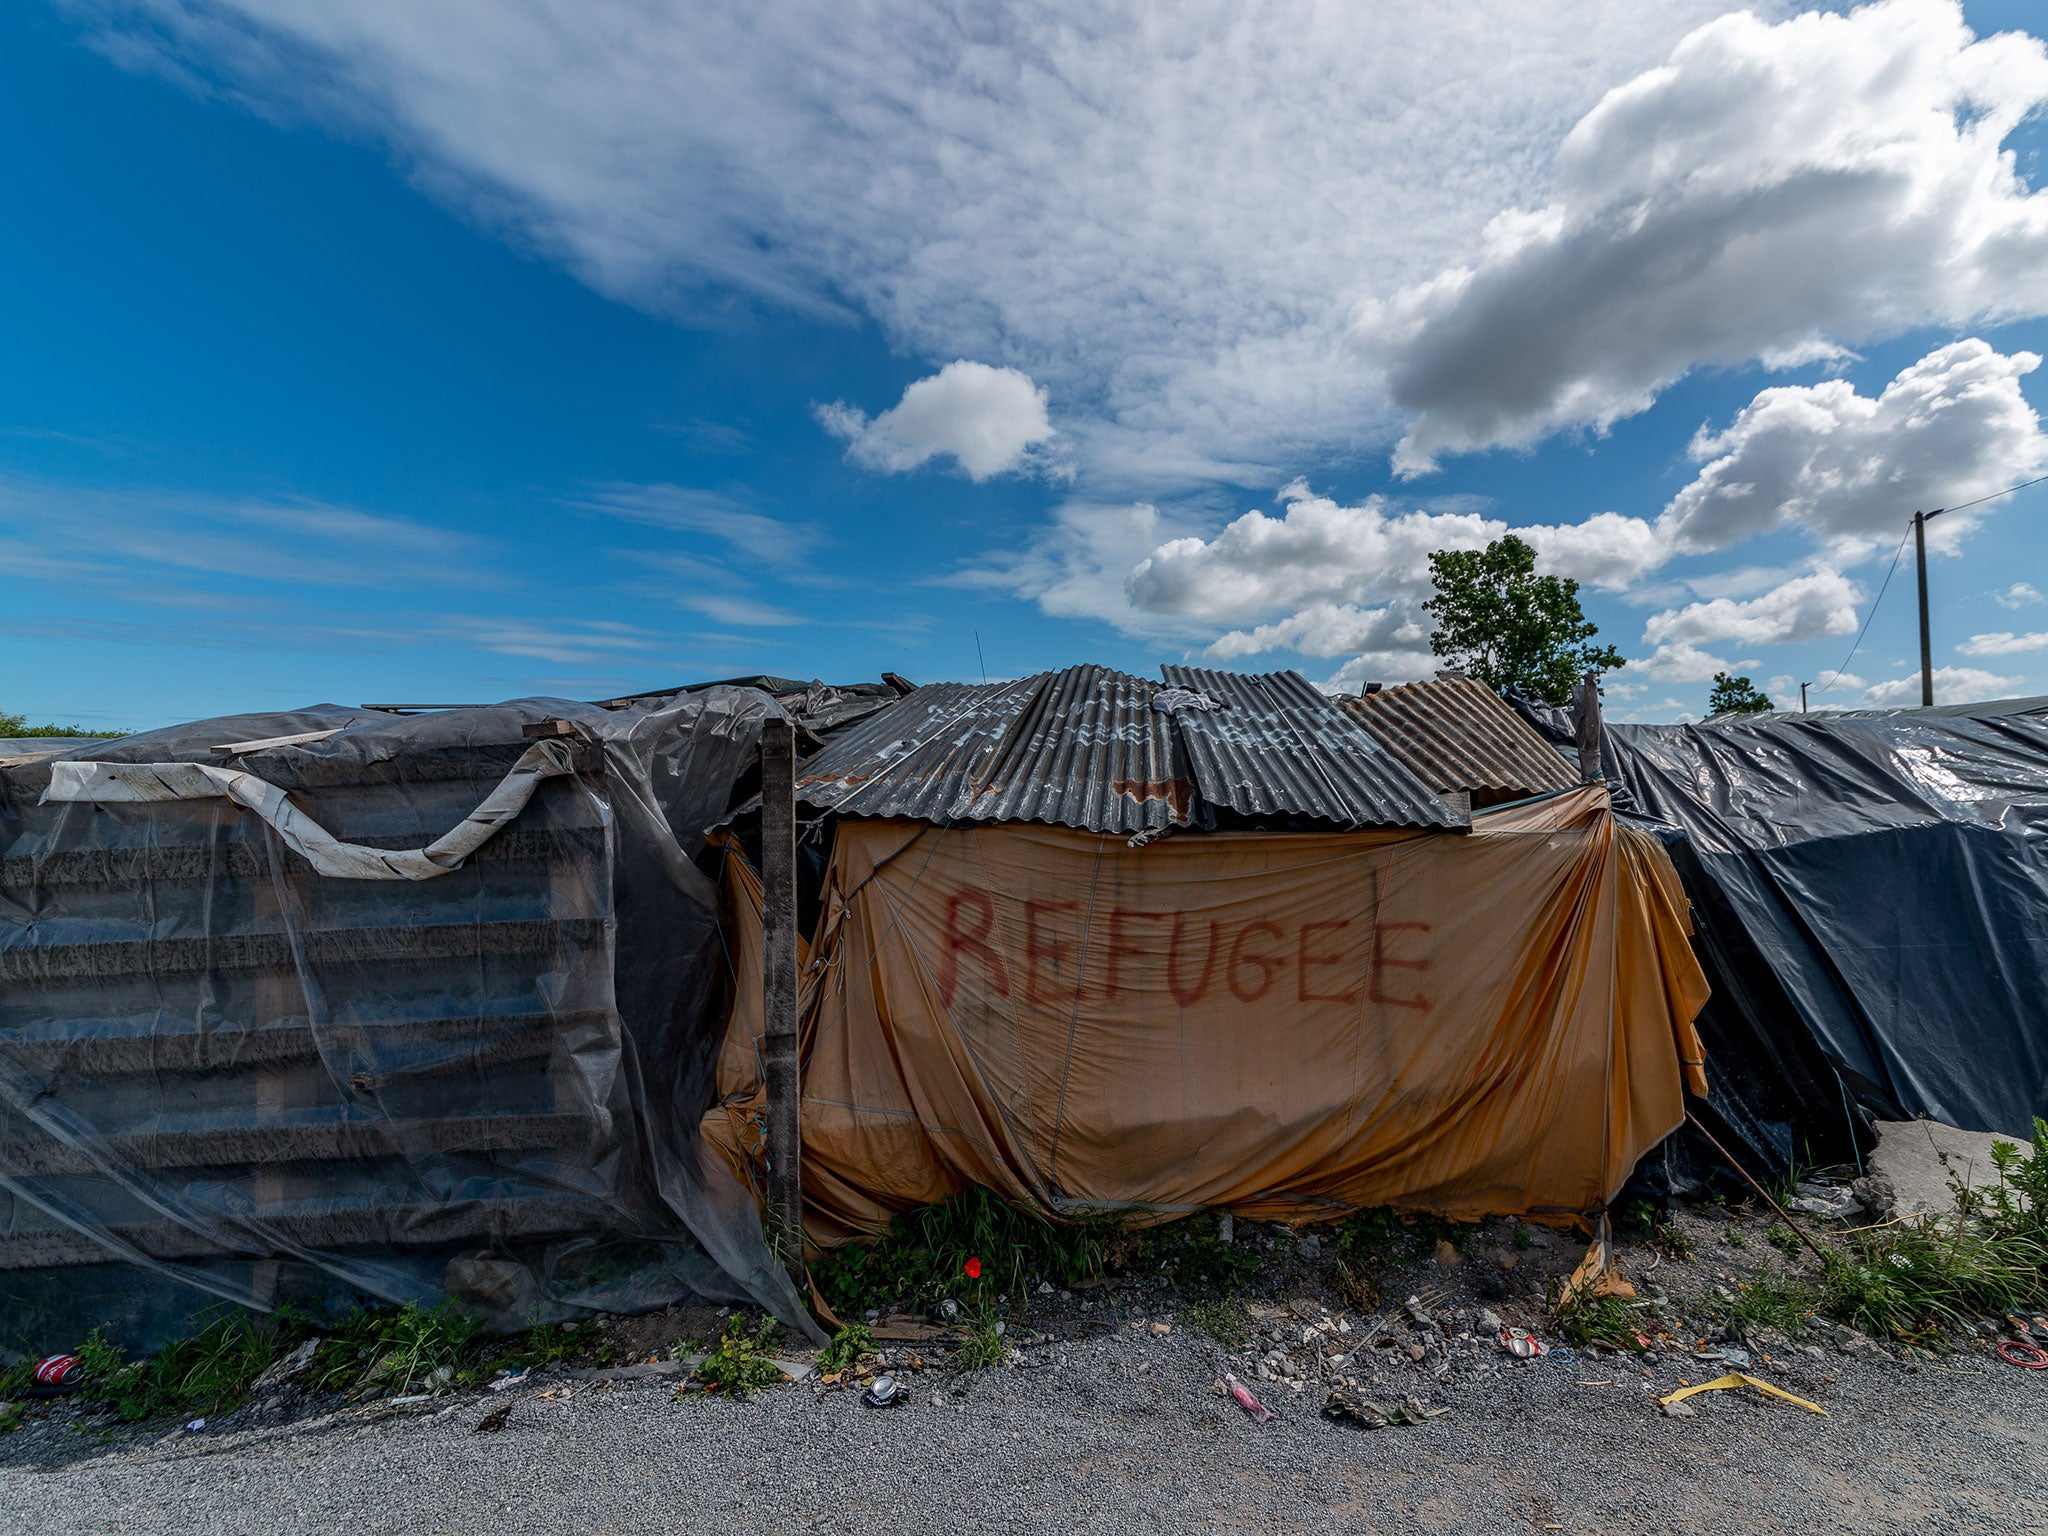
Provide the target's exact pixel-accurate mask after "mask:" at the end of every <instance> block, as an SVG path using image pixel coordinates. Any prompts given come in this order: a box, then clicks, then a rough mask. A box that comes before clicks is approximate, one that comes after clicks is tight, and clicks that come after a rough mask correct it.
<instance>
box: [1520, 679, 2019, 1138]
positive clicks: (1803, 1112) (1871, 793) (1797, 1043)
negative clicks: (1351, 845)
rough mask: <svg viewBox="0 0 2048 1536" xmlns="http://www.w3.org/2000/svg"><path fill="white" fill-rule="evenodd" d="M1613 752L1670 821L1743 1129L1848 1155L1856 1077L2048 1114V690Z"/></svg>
mask: <svg viewBox="0 0 2048 1536" xmlns="http://www.w3.org/2000/svg"><path fill="white" fill-rule="evenodd" d="M1553 728H1554V729H1556V728H1559V723H1558V722H1553ZM1604 765H1605V768H1606V772H1607V775H1608V777H1609V779H1610V781H1611V782H1612V784H1613V786H1614V789H1615V793H1616V799H1617V804H1621V803H1624V798H1625V801H1626V803H1627V804H1628V805H1630V806H1632V807H1633V808H1634V810H1635V811H1636V812H1637V813H1639V814H1640V815H1641V816H1642V817H1643V818H1645V821H1644V824H1645V825H1661V826H1662V827H1663V828H1664V829H1666V830H1665V837H1666V840H1667V842H1668V843H1669V845H1670V847H1671V851H1672V854H1673V858H1674V860H1675V862H1676V864H1677V867H1678V869H1679V871H1680V873H1681V875H1682V877H1683V878H1684V879H1685V882H1686V886H1687V889H1688V891H1689V893H1690V894H1691V897H1692V902H1693V907H1694V911H1695V914H1696V915H1697V917H1698V918H1699V923H1700V930H1701V934H1700V947H1701V950H1702V953H1703V955H1705V956H1706V957H1707V959H1708V963H1709V972H1710V975H1711V977H1712V979H1713V983H1714V989H1715V999H1714V1002H1713V1004H1712V1005H1710V1006H1709V1008H1708V1010H1707V1012H1706V1013H1705V1014H1704V1015H1702V1019H1701V1026H1702V1031H1703V1034H1704V1035H1705V1036H1706V1038H1707V1040H1708V1042H1709V1047H1710V1049H1712V1050H1713V1051H1714V1053H1715V1060H1716V1065H1717V1072H1716V1080H1717V1086H1718V1085H1719V1084H1720V1083H1721V1082H1723V1081H1727V1080H1728V1078H1727V1075H1726V1074H1727V1073H1728V1072H1735V1073H1738V1074H1739V1075H1738V1076H1737V1077H1736V1078H1735V1082H1736V1085H1737V1087H1738V1088H1739V1089H1740V1090H1741V1091H1742V1092H1743V1094H1744V1095H1746V1096H1749V1097H1751V1098H1752V1099H1753V1100H1754V1102H1753V1103H1752V1105H1751V1113H1750V1115H1749V1118H1750V1120H1751V1121H1752V1122H1753V1124H1752V1125H1751V1126H1750V1127H1748V1136H1749V1137H1750V1139H1751V1140H1752V1145H1757V1144H1758V1143H1759V1142H1762V1143H1766V1144H1768V1145H1769V1146H1770V1147H1771V1149H1772V1150H1774V1151H1775V1152H1776V1154H1777V1155H1778V1156H1779V1157H1780V1158H1783V1157H1786V1156H1790V1155H1792V1154H1794V1153H1795V1152H1796V1153H1797V1154H1798V1155H1800V1156H1801V1157H1802V1158H1804V1159H1805V1160H1808V1161H1811V1160H1815V1159H1814V1152H1815V1150H1816V1149H1827V1150H1826V1151H1824V1152H1823V1153H1822V1155H1823V1156H1824V1157H1826V1158H1827V1159H1828V1160H1831V1161H1843V1162H1846V1161H1848V1160H1849V1159H1850V1158H1851V1156H1853V1155H1854V1146H1855V1144H1859V1143H1860V1144H1862V1145H1867V1140H1865V1138H1864V1134H1863V1132H1862V1130H1861V1128H1860V1127H1859V1126H1858V1125H1856V1124H1855V1121H1856V1120H1858V1119H1860V1116H1857V1115H1855V1114H1853V1113H1852V1111H1851V1110H1850V1108H1849V1104H1848V1100H1849V1099H1851V1098H1853V1099H1854V1100H1855V1101H1856V1103H1857V1104H1858V1105H1859V1106H1861V1107H1862V1108H1864V1109H1868V1110H1869V1111H1871V1112H1874V1113H1875V1114H1877V1115H1878V1116H1879V1117H1880V1118H1883V1119H1893V1120H1897V1119H1910V1118H1913V1117H1915V1116H1920V1115H1927V1116H1931V1117H1933V1118H1935V1119H1938V1120H1943V1121H1946V1122H1948V1123H1949V1124H1952V1125H1956V1126H1960V1127H1963V1128H1965V1129H1969V1130H1979V1131H1999V1132H2003V1133H2005V1134H2008V1135H2019V1136H2024V1135H2026V1134H2028V1133H2029V1132H2030V1130H2031V1128H2032V1124H2033V1118H2034V1117H2035V1116H2036V1115H2048V1029H2044V1027H2043V1021H2044V1019H2048V1003H2044V1001H2043V999H2044V998H2048V699H2018V700H2008V701H2005V702H2002V703H1992V704H1976V705H1962V706H1956V707H1949V708H1937V709H1916V710H1894V711H1882V712H1854V713H1828V714H1777V713H1773V714H1762V715H1750V716H1734V717H1723V718H1719V719H1715V720H1710V721H1707V722H1705V723H1703V724H1699V725H1670V726H1647V725H1636V726H1613V727H1610V728H1609V729H1608V731H1607V732H1606V735H1605V752H1604ZM1717 1035H1718V1036H1719V1037H1720V1038H1719V1039H1717V1038H1716V1037H1717ZM1724 1042H1725V1045H1724Z"/></svg>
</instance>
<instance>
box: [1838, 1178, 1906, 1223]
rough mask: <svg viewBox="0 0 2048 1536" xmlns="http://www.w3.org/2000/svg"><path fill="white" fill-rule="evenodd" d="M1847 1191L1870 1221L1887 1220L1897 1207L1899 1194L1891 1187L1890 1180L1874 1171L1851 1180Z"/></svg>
mask: <svg viewBox="0 0 2048 1536" xmlns="http://www.w3.org/2000/svg"><path fill="white" fill-rule="evenodd" d="M1849 1193H1850V1194H1852V1195H1854V1196H1855V1197H1856V1204H1857V1205H1858V1206H1859V1207H1861V1208H1862V1211H1863V1214H1864V1216H1865V1217H1866V1218H1867V1219H1868V1220H1870V1221H1889V1220H1890V1219H1891V1216H1892V1213H1893V1212H1894V1211H1896V1210H1897V1209H1898V1208H1899V1194H1898V1191H1897V1190H1895V1189H1893V1188H1892V1181H1891V1180H1890V1179H1887V1178H1883V1177H1881V1176H1880V1175H1878V1174H1875V1173H1873V1174H1869V1175H1866V1176H1865V1177H1863V1178H1860V1179H1855V1180H1852V1181H1851V1182H1850V1184H1849Z"/></svg>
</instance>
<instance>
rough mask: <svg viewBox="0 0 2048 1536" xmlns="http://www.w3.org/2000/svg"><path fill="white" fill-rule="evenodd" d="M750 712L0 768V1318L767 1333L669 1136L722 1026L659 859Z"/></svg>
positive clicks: (709, 966) (119, 748) (531, 706)
mask: <svg viewBox="0 0 2048 1536" xmlns="http://www.w3.org/2000/svg"><path fill="white" fill-rule="evenodd" d="M890 692H891V695H892V696H893V695H894V690H890ZM776 712H777V705H776V704H775V703H774V702H773V701H771V700H770V699H769V698H768V697H767V696H765V695H764V694H762V693H761V692H758V691H756V690H753V689H747V688H731V687H717V688H710V689H707V690H704V691H701V692H693V693H685V694H680V695H677V696H675V697H672V698H657V699H650V700H646V701H642V702H639V703H636V704H632V705H628V706H626V707H621V708H602V707H598V706H593V705H588V704H577V703H571V702H568V701H564V700H554V699H529V700H520V701H516V702H514V703H510V704H504V705H499V706H494V707H490V708H484V709H460V710H448V711H442V712H437V713H430V714H421V715H416V716H410V717H399V716H395V715H392V714H389V713H379V712H375V711H367V710H350V709H340V708H336V707H333V706H321V707H317V708H313V709H309V710H303V711H298V712H294V713H290V714H282V715H260V716H239V717H233V718H229V719H222V720H212V721H204V722H200V723H198V724H195V725H189V726H181V727H177V728H174V729H170V730H165V731H157V732H151V733H148V734H145V735H139V736H132V737H127V738H123V739H121V740H119V741H113V742H93V743H89V744H84V745H81V744H79V743H77V742H69V743H66V744H65V745H66V746H67V747H68V748H70V749H71V750H69V751H66V752H63V753H61V754H56V755H42V756H25V757H22V758H17V759H13V760H10V761H8V762H6V763H4V764H0V1289H4V1292H5V1295H6V1297H7V1300H8V1304H7V1306H6V1307H5V1308H0V1310H4V1311H6V1312H7V1313H8V1320H9V1323H10V1325H11V1326H13V1327H16V1328H20V1327H25V1326H34V1325H35V1324H37V1323H48V1324H49V1325H50V1326H51V1327H52V1330H53V1332H58V1333H61V1328H59V1327H58V1326H57V1322H56V1320H57V1319H59V1318H61V1317H62V1316H63V1315H64V1313H65V1311H66V1309H67V1308H69V1309H71V1310H73V1311H75V1312H77V1313H80V1314H82V1315H83V1316H84V1319H85V1322H84V1326H90V1325H91V1324H92V1323H93V1322H97V1321H104V1320H108V1319H113V1320H116V1321H122V1320H127V1321H132V1322H134V1323H135V1324H136V1326H137V1327H138V1328H140V1329H141V1331H144V1332H146V1331H147V1326H148V1321H149V1320H148V1319H147V1318H141V1317H139V1316H137V1312H138V1309H139V1308H141V1307H142V1306H143V1303H142V1301H141V1300H139V1299H138V1298H140V1297H141V1296H142V1295H143V1293H144V1292H145V1291H147V1290H148V1289H149V1288H148V1287H147V1286H144V1285H142V1284H141V1283H140V1282H141V1280H142V1279H144V1278H146V1277H145V1276H144V1275H142V1274H140V1273H139V1271H142V1272H147V1273H148V1274H153V1275H155V1276H156V1277H158V1278H159V1279H160V1280H162V1281H164V1282H170V1283H169V1284H166V1285H164V1286H161V1287H159V1288H158V1290H159V1292H160V1293H162V1295H163V1296H164V1299H163V1301H162V1307H163V1308H164V1316H165V1317H172V1318H174V1317H181V1316H183V1315H184V1314H185V1313H189V1312H190V1311H191V1309H192V1306H193V1303H194V1300H195V1298H194V1297H193V1295H192V1290H193V1289H197V1290H198V1291H201V1292H205V1293H208V1294H211V1295H214V1296H219V1297H224V1298H228V1299H231V1300H235V1301H240V1302H245V1303H248V1304H251V1305H255V1306H269V1305H271V1304H273V1303H275V1302H277V1301H279V1300H283V1299H293V1298H298V1299H304V1298H306V1297H308V1296H313V1295H318V1294H321V1293H323V1292H327V1291H331V1290H334V1289H336V1288H338V1289H340V1290H342V1291H345V1292H353V1293H357V1294H365V1295H369V1296H375V1297H383V1298H386V1299H391V1300H406V1299H421V1300H432V1299H435V1298H437V1297H439V1296H442V1295H448V1294H453V1295H458V1296H460V1297H462V1298H463V1299H464V1300H465V1301H467V1302H469V1303H471V1304H472V1305H475V1306H479V1307H482V1308H484V1309H486V1310H487V1311H490V1312H491V1313H493V1314H494V1315H496V1316H497V1317H498V1318H499V1319H500V1320H501V1321H503V1322H505V1323H507V1324H510V1325H516V1326H523V1325H525V1324H527V1323H529V1322H532V1321H534V1320H537V1319H545V1318H549V1317H557V1316H564V1315H570V1314H572V1313H574V1312H576V1311H578V1310H582V1309H588V1308H592V1307H609V1308H622V1307H632V1306H645V1305H650V1304H658V1303H660V1302H663V1301H666V1300H669V1299H672V1298H674V1297H676V1296H679V1295H682V1294H685V1293H686V1292H687V1291H690V1290H696V1291H698V1292H700V1293H703V1294H709V1295H713V1296H721V1295H722V1296H725V1297H727V1298H729V1299H735V1300H737V1299H742V1298H746V1299H753V1300H758V1301H761V1302H763V1303H764V1304H766V1305H770V1306H772V1307H773V1308H774V1309H775V1310H777V1311H779V1312H781V1313H783V1314H784V1315H785V1316H789V1317H800V1316H801V1309H800V1307H799V1305H798V1302H797V1300H796V1297H795V1294H794V1292H793V1291H792V1290H791V1288H790V1286H789V1284H788V1281H787V1278H786V1276H784V1275H783V1273H782V1272H781V1270H780V1269H779V1268H778V1267H777V1266H776V1265H775V1264H774V1262H773V1260H772V1259H771V1258H770V1256H769V1255H768V1253H767V1251H766V1249H765V1247H764V1246H763V1245H762V1243H761V1240H760V1233H759V1223H758V1219H757V1218H756V1216H755V1213H754V1209H753V1206H752V1202H751V1200H750V1199H749V1198H748V1196H747V1194H746V1192H745V1191H744V1190H743V1189H742V1188H740V1187H738V1186H736V1185H734V1184H733V1183H732V1181H731V1180H730V1178H729V1177H728V1176H727V1175H726V1173H725V1170H724V1169H723V1166H722V1165H714V1166H713V1167H711V1168H710V1169H709V1170H708V1176H707V1174H706V1172H705V1171H700V1167H699V1164H698V1160H697V1144H696V1140H695V1137H694V1136H691V1135H687V1134H678V1132H677V1127H678V1126H679V1125H680V1126H694V1124H695V1122H696V1119H697V1117H698V1115H699V1114H701V1112H702V1110H703V1109H704V1107H705V1106H706V1105H708V1103H709V1102H710V1099H711V1093H712V1079H713V1068H714V1064H715V1060H716V1054H717V1048H718V1040H719V1034H720V1032H721V1030H722V1026H723V1021H724V1016H725V1012H726V1007H727V1004H726V1001H725V992H724V978H725V966H724V961H723V951H722V946H721V938H720V933H719V929H718V923H717V914H716V901H717V895H716V888H715V887H714V885H713V884H712V883H711V882H710V881H709V880H708V879H706V877H705V876H704V875H703V874H702V873H700V872H699V870H698V869H697V868H696V867H695V866H694V865H693V864H692V862H691V855H692V853H693V852H695V851H697V850H699V849H701V847H702V846H703V839H702V829H703V828H705V827H707V826H708V825H710V824H711V823H713V822H715V821H717V820H719V819H721V818H722V817H723V816H724V815H725V814H726V812H727V809H728V807H729V805H730V804H731V801H732V797H733V794H734V791H735V788H736V786H737V785H739V783H740V782H741V780H742V779H743V778H744V777H745V776H746V775H748V774H750V773H752V772H753V771H754V765H755V761H756V749H757V744H758V742H759V739H760V734H761V728H762V723H763V721H764V720H765V719H767V718H768V717H769V716H770V715H771V714H773V713H776ZM71 1337H76V1334H75V1333H73V1334H72V1335H71Z"/></svg>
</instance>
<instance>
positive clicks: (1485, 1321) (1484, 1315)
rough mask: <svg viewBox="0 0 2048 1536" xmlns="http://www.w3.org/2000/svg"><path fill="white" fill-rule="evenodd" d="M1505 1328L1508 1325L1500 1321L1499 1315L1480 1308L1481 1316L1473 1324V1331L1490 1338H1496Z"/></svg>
mask: <svg viewBox="0 0 2048 1536" xmlns="http://www.w3.org/2000/svg"><path fill="white" fill-rule="evenodd" d="M1505 1327H1507V1324H1506V1323H1504V1322H1502V1321H1501V1320H1500V1314H1499V1313H1497V1312H1490V1311H1488V1310H1487V1309H1486V1308H1484V1307H1482V1308H1480V1311H1479V1316H1478V1317H1477V1318H1475V1319H1473V1322H1472V1331H1473V1332H1474V1333H1479V1334H1485V1335H1486V1336H1487V1337H1488V1338H1493V1337H1496V1336H1497V1335H1498V1334H1499V1333H1500V1331H1501V1329H1503V1328H1505Z"/></svg>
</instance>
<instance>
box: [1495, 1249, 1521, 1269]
mask: <svg viewBox="0 0 2048 1536" xmlns="http://www.w3.org/2000/svg"><path fill="white" fill-rule="evenodd" d="M1494 1262H1495V1263H1496V1264H1498V1265H1500V1267H1501V1268H1502V1269H1513V1268H1514V1267H1515V1266H1516V1265H1517V1264H1519V1263H1521V1262H1522V1256H1521V1255H1520V1254H1518V1253H1502V1254H1499V1255H1497V1256H1496V1257H1495V1259H1494Z"/></svg>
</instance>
